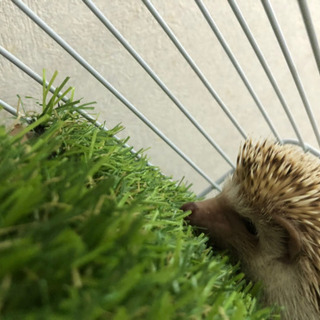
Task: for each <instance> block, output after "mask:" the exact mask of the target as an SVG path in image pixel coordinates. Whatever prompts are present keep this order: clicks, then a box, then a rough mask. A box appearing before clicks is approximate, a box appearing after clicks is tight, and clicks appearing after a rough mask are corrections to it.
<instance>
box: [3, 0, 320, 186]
mask: <svg viewBox="0 0 320 320" xmlns="http://www.w3.org/2000/svg"><path fill="white" fill-rule="evenodd" d="M94 2H95V4H96V5H97V6H98V7H99V8H100V9H101V10H102V11H103V12H104V14H105V15H106V16H107V17H108V18H109V19H110V20H111V22H112V23H113V24H114V25H115V27H116V28H118V30H119V31H120V32H121V33H122V34H123V36H125V37H126V39H127V40H128V41H129V42H130V44H131V45H132V46H133V47H134V48H135V49H136V50H137V51H138V52H139V53H140V54H141V56H142V57H143V58H144V59H145V60H146V62H147V63H148V64H149V65H150V67H151V68H152V69H153V70H155V71H156V72H157V74H158V76H159V77H160V78H161V79H162V80H163V81H164V82H165V84H166V85H167V86H168V87H169V88H170V89H171V90H172V92H173V93H174V94H175V96H176V97H177V98H178V99H179V100H180V101H181V102H182V103H183V104H184V106H185V107H186V108H187V109H188V110H189V112H190V113H191V114H192V115H194V117H195V118H196V119H197V121H198V122H199V123H201V125H202V126H203V127H204V128H205V130H206V131H207V132H208V133H209V134H210V135H211V137H213V138H214V139H215V140H216V142H217V143H218V144H219V145H220V146H221V147H223V149H224V150H225V151H226V152H227V154H228V155H229V157H230V158H231V159H232V160H233V161H235V159H236V154H237V151H238V147H239V143H240V141H241V136H240V135H239V133H238V132H237V130H236V129H235V128H234V127H233V125H232V124H231V122H230V121H229V120H228V119H227V117H226V116H225V114H224V113H223V112H222V111H221V109H220V107H219V106H218V104H217V102H216V101H215V100H214V99H213V98H212V96H211V95H210V94H209V92H208V90H207V89H206V88H205V87H204V86H203V85H202V83H201V82H200V81H199V79H198V78H197V76H196V75H195V73H194V72H193V71H192V70H191V68H190V67H189V66H188V64H187V63H186V62H185V60H184V59H183V57H182V56H181V55H180V54H179V52H178V51H177V49H176V48H175V47H174V46H173V44H172V42H171V41H170V40H169V38H168V37H167V36H166V34H165V33H164V32H163V30H162V29H161V28H160V26H159V25H158V24H157V22H156V21H155V19H154V18H153V17H152V15H151V14H150V12H149V11H148V10H147V8H146V7H145V6H144V5H143V3H142V2H141V1H138V0H112V1H111V0H107V1H106V0H96V1H94ZM25 3H26V4H27V5H28V6H30V8H31V9H32V10H34V11H35V12H36V13H37V14H38V15H39V16H40V17H41V18H42V19H44V20H45V21H46V22H47V24H48V25H49V26H51V27H52V28H53V29H54V30H55V31H56V32H57V33H58V34H59V35H60V36H62V37H63V38H64V39H65V40H66V41H67V42H68V43H69V44H70V45H71V46H73V47H74V49H75V50H77V51H78V52H79V53H80V54H81V55H82V56H83V57H84V58H85V59H86V60H87V61H88V62H90V63H91V64H92V66H93V67H94V68H96V69H97V70H98V71H99V72H100V73H101V74H102V75H103V76H104V77H105V78H106V79H107V80H108V81H109V82H111V83H112V84H113V85H114V86H115V87H116V88H117V89H118V90H119V91H120V92H121V93H123V94H124V95H125V96H126V98H127V99H128V100H129V101H131V102H132V103H133V104H134V105H135V106H136V107H137V108H138V109H139V110H140V111H141V112H143V113H144V114H145V115H146V116H147V117H148V118H149V119H150V120H151V121H152V122H154V124H156V125H157V126H158V127H159V128H160V129H161V130H162V131H163V132H164V133H165V134H166V135H167V136H168V137H170V138H171V139H172V141H173V142H174V143H175V144H176V145H177V146H178V147H179V148H181V150H182V151H183V152H185V153H186V154H188V155H189V156H190V157H191V158H192V160H193V161H194V162H195V163H196V164H197V165H198V166H199V167H200V168H201V169H202V170H204V171H205V172H206V173H207V174H208V175H209V176H210V177H211V178H212V179H213V180H214V179H217V178H218V177H220V176H221V175H222V174H223V173H225V172H226V170H228V169H229V166H228V165H227V164H226V163H225V161H224V160H223V159H222V158H221V157H220V156H219V155H218V154H217V152H216V151H215V150H214V149H213V148H212V147H211V146H210V145H209V143H208V142H207V141H206V140H205V139H204V138H203V137H202V136H201V135H200V134H199V133H198V132H197V130H196V129H195V128H194V127H193V126H192V125H191V124H190V122H189V121H188V120H187V119H186V118H185V117H184V116H183V115H182V113H181V112H180V111H179V110H178V108H177V107H176V106H175V105H174V104H173V103H172V101H171V100H170V99H169V98H168V97H167V96H166V95H165V94H164V93H163V92H162V91H161V89H160V88H159V87H158V86H157V84H155V82H154V81H153V80H152V79H151V78H150V77H149V76H148V75H147V74H146V73H145V72H144V70H143V69H142V68H141V67H140V66H139V65H138V64H137V63H136V61H135V60H134V59H133V58H132V57H131V56H130V55H129V54H128V53H127V52H126V50H125V49H124V48H123V47H122V46H121V44H119V43H118V41H117V40H116V39H115V38H114V37H113V36H112V35H111V34H110V32H109V31H108V30H107V29H106V28H104V26H103V25H102V23H101V22H100V21H98V20H97V18H96V17H95V16H94V15H93V14H92V13H91V12H90V11H89V10H88V8H87V7H86V5H84V4H83V3H82V1H80V0H68V1H66V0H55V1H49V0H41V1H40V0H26V1H25ZM238 3H239V6H240V8H241V10H242V12H243V14H244V16H245V17H246V19H247V22H248V24H249V26H250V28H251V30H252V32H253V33H254V35H255V37H256V40H257V42H258V44H259V45H260V47H261V49H262V50H263V52H264V55H265V58H266V59H267V62H268V64H269V65H270V67H271V69H272V71H273V74H274V76H275V78H276V80H277V81H278V84H279V87H280V89H281V90H282V92H283V95H284V97H285V99H286V101H287V103H288V105H289V106H290V107H291V109H292V112H293V115H294V117H295V120H296V121H297V123H298V125H299V127H300V128H301V131H302V134H303V137H304V138H305V139H306V140H307V142H309V143H310V144H312V145H313V146H317V144H316V141H315V139H314V138H313V133H312V129H311V126H310V123H309V120H308V118H307V116H306V112H305V111H304V108H303V104H302V102H301V99H300V97H299V94H298V92H297V90H296V87H295V84H294V81H293V80H292V77H291V74H290V72H289V69H288V67H287V65H286V62H285V60H284V58H283V56H282V54H281V51H280V49H279V46H278V44H277V41H276V39H275V36H274V34H273V31H272V29H271V26H270V24H269V22H268V19H267V17H266V14H265V12H264V10H263V7H262V5H261V3H260V2H259V1H256V0H250V1H248V0H241V1H240V0H239V1H238ZM153 4H154V5H155V7H156V8H157V9H158V11H159V12H160V14H161V15H162V16H163V17H164V19H165V20H166V22H167V23H168V24H169V26H170V27H171V28H172V30H173V31H174V32H175V34H176V36H177V37H178V38H179V40H180V41H181V43H182V44H183V46H184V47H185V48H186V49H187V50H188V52H189V54H190V55H191V57H192V58H193V59H194V61H195V62H196V63H197V64H198V66H199V67H200V69H201V70H202V71H203V73H204V74H205V76H206V77H207V78H208V80H209V81H210V83H211V84H212V86H213V87H214V88H215V90H216V91H217V92H218V94H219V96H220V97H221V98H222V100H223V101H224V102H225V103H226V105H227V106H228V108H229V109H230V111H231V112H232V113H233V114H234V115H235V116H236V117H237V119H238V121H239V123H240V124H241V125H242V126H243V128H244V129H245V131H246V132H247V133H248V134H249V135H252V136H254V137H267V136H271V134H270V130H269V128H268V127H267V125H266V123H265V121H264V120H263V118H262V116H261V114H260V113H259V111H258V109H257V107H256V105H255V102H254V100H253V99H252V97H251V96H250V94H249V93H248V90H247V89H246V88H245V87H244V85H243V83H242V81H241V79H240V77H239V76H238V74H237V73H236V71H235V69H234V67H233V66H232V64H231V63H230V61H229V60H228V58H227V56H226V54H225V53H224V51H223V49H222V48H221V46H220V44H219V42H218V41H217V39H216V37H215V35H214V34H213V32H212V31H211V29H210V28H209V26H208V24H207V22H206V21H205V19H204V18H203V16H202V14H201V13H200V10H199V9H198V7H197V5H196V4H195V2H194V1H193V0H175V1H172V0H154V1H153ZM205 4H206V5H207V7H208V9H209V11H210V13H211V14H212V16H213V18H214V19H215V21H216V23H217V25H218V26H219V28H220V29H221V31H222V32H223V34H224V37H225V38H226V40H227V41H228V42H229V45H230V47H231V49H232V51H233V52H234V54H235V55H236V57H237V59H238V61H239V63H240V64H241V66H242V68H243V70H244V71H245V73H246V74H247V77H248V79H249V80H250V82H251V83H252V85H253V87H254V89H255V91H256V93H257V95H258V96H259V98H260V100H261V102H262V104H263V105H264V106H265V108H266V110H267V112H268V114H269V115H270V117H271V118H272V120H273V122H274V125H275V127H276V129H277V130H278V131H279V134H280V135H281V137H282V138H295V136H294V133H293V130H292V129H291V127H290V125H289V122H288V120H287V118H286V116H285V113H284V111H283V110H282V107H281V104H280V102H279V100H278V98H277V96H276V94H275V93H274V91H273V89H272V87H271V85H270V84H269V82H268V80H267V77H266V75H265V73H264V71H263V70H262V68H261V66H260V64H259V62H258V60H257V58H256V57H255V54H254V53H253V51H252V49H251V47H250V45H249V43H248V41H247V39H246V37H245V35H244V34H243V32H242V30H241V28H240V26H239V24H238V22H237V20H236V18H235V17H234V15H233V13H232V10H231V9H230V7H229V5H228V2H227V1H223V0H220V1H218V0H216V1H212V0H210V1H209V0H207V1H205ZM308 4H309V6H310V10H311V13H312V17H313V20H314V22H315V21H320V3H319V2H318V1H316V0H312V1H308ZM272 5H273V7H274V9H275V11H276V14H277V17H278V20H279V23H280V25H281V27H282V29H283V32H284V35H285V37H286V40H287V43H288V46H289V48H290V50H291V52H292V55H293V57H294V61H295V63H296V66H297V69H298V72H299V74H300V76H301V79H302V81H303V84H304V87H305V90H306V93H307V95H308V99H309V101H310V104H311V106H312V107H313V110H314V113H315V116H316V121H317V122H318V123H319V120H320V112H319V107H320V106H319V88H320V81H319V73H318V70H317V68H316V64H315V61H314V57H313V54H312V51H311V47H310V44H309V41H308V38H307V34H306V31H305V27H304V24H303V21H302V19H301V14H300V11H299V8H298V4H297V1H292V0H286V1H272ZM0 26H1V34H0V44H1V45H2V46H3V47H5V48H6V49H7V50H9V51H10V52H12V53H13V54H14V55H16V56H17V57H18V58H19V59H21V60H22V61H23V62H24V63H26V64H27V65H28V66H29V67H31V68H32V69H34V70H35V71H36V72H37V73H39V74H41V73H42V69H43V68H45V69H46V70H47V74H48V76H50V75H51V74H52V73H53V72H54V71H55V70H58V71H59V79H60V80H61V79H63V78H64V77H66V76H71V81H70V84H71V85H73V86H75V87H76V96H77V97H83V98H84V99H83V101H97V106H96V113H97V114H99V120H100V121H105V122H106V125H107V126H108V127H110V128H111V127H113V126H114V125H116V124H118V123H122V124H123V125H124V126H125V127H126V129H125V130H124V131H123V132H122V133H121V136H122V137H125V136H128V135H129V136H130V137H131V139H130V141H129V143H130V144H132V145H133V146H134V147H135V148H136V149H140V148H148V147H151V149H150V150H149V151H148V154H149V155H150V160H151V162H152V163H153V164H155V165H157V166H159V167H160V168H161V169H162V171H163V172H164V173H166V174H168V175H173V177H174V178H175V179H180V178H181V177H182V176H185V177H186V179H187V180H188V181H189V182H192V183H193V184H194V187H193V190H194V191H196V192H200V191H202V190H203V189H204V188H205V187H207V185H208V183H207V182H206V181H205V180H204V179H203V178H201V177H200V176H199V175H198V174H197V173H196V172H195V171H194V170H193V169H192V168H191V167H190V166H189V165H188V164H186V163H185V162H184V161H183V160H182V159H181V158H180V157H179V156H177V155H176V154H175V153H174V152H173V151H172V150H171V149H170V148H168V147H167V146H166V145H165V144H164V143H163V142H162V141H161V140H160V139H159V138H158V137H157V136H156V135H155V134H154V133H152V132H151V131H150V129H149V128H147V127H146V126H145V125H144V124H143V123H142V122H141V121H140V120H138V119H137V118H136V117H135V116H134V115H133V114H132V113H131V112H130V111H128V109H127V108H126V107H125V106H124V105H123V104H122V103H121V102H119V101H118V100H117V99H116V98H115V97H113V96H112V94H110V93H109V92H108V91H107V90H106V89H105V88H104V87H103V86H102V85H101V84H100V83H99V82H98V81H97V80H95V79H94V78H93V77H92V76H91V75H90V74H89V73H88V72H87V71H86V70H85V69H84V68H83V67H81V66H80V65H79V64H78V63H77V62H76V61H74V60H73V59H72V58H71V57H70V56H69V55H68V54H67V53H66V52H65V51H64V50H63V49H61V48H60V47H59V46H58V45H57V44H56V43H55V42H54V41H53V40H52V39H51V38H49V36H47V35H46V34H45V33H44V32H43V31H42V30H41V29H40V28H39V27H38V26H36V25H35V24H34V23H33V22H32V21H31V20H30V19H29V18H28V17H26V16H25V15H24V14H23V13H22V12H21V11H20V10H19V9H18V8H17V7H16V6H15V5H14V4H13V3H12V2H11V1H9V0H0ZM316 29H317V32H320V23H318V24H316ZM0 75H1V76H0V98H1V99H3V100H4V101H6V102H7V103H9V104H11V105H12V106H16V105H17V97H16V95H17V94H19V95H21V96H22V97H23V96H26V95H28V96H33V97H41V87H40V86H39V85H38V84H37V83H35V82H34V80H32V79H30V78H29V77H28V76H27V75H25V74H23V73H22V72H21V71H20V70H18V69H17V68H16V67H15V66H13V65H12V64H11V63H10V62H8V61H7V60H6V59H5V58H4V57H2V56H0ZM56 84H58V82H56ZM25 102H26V107H27V109H28V110H31V109H32V108H33V105H32V104H30V100H28V99H27V100H25ZM7 118H8V116H7V114H6V113H5V111H0V119H1V122H2V123H3V122H7V121H8V120H7Z"/></svg>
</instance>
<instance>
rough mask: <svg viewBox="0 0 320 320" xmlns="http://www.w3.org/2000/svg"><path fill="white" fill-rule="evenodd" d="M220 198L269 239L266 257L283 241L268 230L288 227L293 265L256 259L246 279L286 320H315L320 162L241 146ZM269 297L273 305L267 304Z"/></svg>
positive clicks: (266, 146) (266, 147) (278, 149)
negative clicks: (293, 239)
mask: <svg viewBox="0 0 320 320" xmlns="http://www.w3.org/2000/svg"><path fill="white" fill-rule="evenodd" d="M222 195H223V196H224V197H226V198H227V199H228V201H229V202H230V204H232V206H233V207H234V208H235V209H236V210H237V212H239V214H240V215H242V216H244V217H250V218H251V219H253V220H254V222H255V224H256V226H257V228H258V232H259V233H260V234H259V237H263V236H265V237H268V236H269V239H266V241H265V243H269V244H270V251H269V250H266V251H265V252H266V254H267V255H268V254H270V255H272V254H273V253H274V252H273V251H274V250H275V248H279V246H280V244H277V243H272V239H279V240H280V242H281V239H282V237H283V235H282V234H281V232H282V231H281V229H279V230H277V226H276V225H274V226H273V228H270V226H269V224H272V221H274V220H276V219H285V221H287V222H286V223H289V224H290V226H292V228H293V229H294V232H296V234H297V238H298V239H297V241H299V245H300V246H301V248H300V250H301V252H300V253H299V257H298V259H297V261H295V262H293V263H291V264H274V265H273V266H272V265H271V264H272V261H273V259H270V260H268V259H267V260H266V257H261V256H258V258H257V259H256V261H255V260H254V258H253V260H252V263H253V264H254V265H250V266H249V268H250V269H253V268H254V270H249V273H251V274H253V275H254V277H256V278H257V280H261V279H264V281H263V282H264V284H265V286H266V291H267V295H266V299H267V300H269V301H271V302H277V303H279V304H282V303H284V304H285V305H286V306H287V309H288V310H290V311H288V312H290V313H291V315H290V314H288V315H287V316H288V319H320V312H319V309H320V306H319V302H320V291H319V289H320V160H319V159H318V158H316V157H315V156H313V155H311V154H308V153H305V152H303V151H302V150H300V149H299V148H298V147H296V146H291V145H280V144H278V143H273V142H270V141H267V140H266V141H263V142H258V143H253V142H252V141H251V140H247V141H245V143H244V144H243V146H242V147H241V149H240V152H239V156H238V159H237V167H236V170H235V172H234V174H233V176H232V177H231V179H230V180H229V181H228V182H227V183H226V184H225V186H224V189H223V191H222ZM264 229H265V230H264ZM263 232H265V233H266V234H263ZM268 232H269V233H270V234H269V235H268V234H267V233H268ZM272 233H274V234H272ZM270 241H271V243H270ZM280 250H281V248H280ZM270 258H271V257H270ZM268 261H269V262H270V265H268V266H267V268H266V263H268ZM265 270H267V272H268V273H269V274H268V275H266V274H265ZM257 272H258V274H257ZM279 282H281V283H283V286H284V287H283V288H284V290H283V292H275V291H276V290H279V288H281V287H282V286H281V285H280V286H279ZM268 291H269V292H268ZM273 296H274V297H279V298H277V299H276V300H278V301H272V300H273ZM281 297H282V298H281ZM306 299H307V300H306ZM290 304H291V306H290ZM301 304H305V307H301ZM298 309H299V310H300V309H301V310H300V311H299V310H298ZM306 310H309V311H308V312H307V314H300V313H301V312H302V313H305V312H306ZM292 312H293V313H292ZM299 314H300V315H299ZM294 315H296V316H294Z"/></svg>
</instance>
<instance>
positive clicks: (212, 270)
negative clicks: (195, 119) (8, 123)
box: [0, 87, 271, 320]
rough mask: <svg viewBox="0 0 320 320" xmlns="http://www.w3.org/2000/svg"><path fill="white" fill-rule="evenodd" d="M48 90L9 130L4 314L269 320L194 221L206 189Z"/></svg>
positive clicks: (4, 141)
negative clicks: (27, 117) (189, 206)
mask: <svg viewBox="0 0 320 320" xmlns="http://www.w3.org/2000/svg"><path fill="white" fill-rule="evenodd" d="M59 89H60V90H61V87H59ZM45 90H46V89H45V88H44V95H45V97H44V99H43V102H42V106H43V112H42V114H40V115H38V116H36V117H35V118H34V122H33V123H31V125H29V126H27V128H26V129H24V130H23V132H21V133H19V134H17V135H15V136H11V135H9V134H8V133H7V132H6V130H5V129H4V127H0V155H1V156H0V180H1V182H0V199H1V201H0V318H1V319H8V320H9V319H10V320H11V319H12V320H13V319H14V320H16V319H48V320H51V319H84V320H87V319H88V320H90V319H117V320H120V319H152V320H156V319H159V320H162V319H164V320H165V319H232V320H240V319H267V318H269V317H270V314H271V313H270V312H271V310H270V309H263V308H261V307H259V305H258V304H257V298H256V294H257V292H258V291H259V290H258V289H257V287H253V286H252V285H250V284H249V285H248V284H246V282H245V281H244V279H243V275H242V274H241V273H239V272H237V267H235V266H231V265H230V264H229V263H228V262H227V258H226V257H222V256H220V255H218V254H216V253H214V252H213V251H212V250H211V249H210V248H208V247H207V246H206V237H205V236H204V235H200V236H195V235H194V234H193V232H192V228H191V227H190V226H187V225H186V224H185V222H184V220H183V218H184V217H185V216H186V213H184V212H182V211H180V210H179V207H180V206H181V205H182V204H183V203H185V202H187V201H191V200H194V199H195V195H194V194H193V193H192V192H190V191H189V189H188V188H187V187H186V186H184V185H183V184H178V183H177V182H174V181H172V180H171V179H170V178H168V177H165V176H163V175H162V174H161V172H160V170H159V169H158V168H155V167H153V166H149V165H148V164H147V159H146V157H145V156H144V155H143V152H142V151H141V152H139V156H137V154H133V153H132V152H131V150H130V148H128V147H125V146H124V143H125V142H126V141H119V140H117V139H115V138H114V134H115V133H116V132H118V131H119V130H120V127H116V128H114V129H112V130H110V131H108V132H106V131H104V130H102V129H101V128H96V127H95V126H93V125H92V124H90V123H89V122H87V121H86V120H84V119H83V118H82V117H81V116H80V115H78V113H76V112H75V111H74V110H75V109H76V107H75V105H76V103H79V101H73V102H72V103H70V102H69V103H62V100H59V101H58V99H59V98H58V95H56V96H55V95H53V97H52V98H51V99H50V100H49V98H47V96H48V94H47V92H46V91H45ZM46 100H49V103H47V101H46ZM50 104H51V105H50ZM31 129H33V131H32V132H33V135H32V137H31V138H30V136H29V139H28V140H27V141H25V142H22V141H21V139H22V137H23V135H24V134H25V133H26V132H27V131H29V132H30V131H31Z"/></svg>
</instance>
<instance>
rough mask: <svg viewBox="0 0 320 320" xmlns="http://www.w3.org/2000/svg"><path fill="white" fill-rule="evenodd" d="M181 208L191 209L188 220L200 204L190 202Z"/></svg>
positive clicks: (184, 209)
mask: <svg viewBox="0 0 320 320" xmlns="http://www.w3.org/2000/svg"><path fill="white" fill-rule="evenodd" d="M180 209H181V210H183V211H191V214H190V215H188V216H187V217H185V219H186V220H190V217H191V216H192V214H194V213H195V212H196V210H197V209H198V206H197V205H196V203H194V202H188V203H185V204H184V205H183V206H182V207H181V208H180Z"/></svg>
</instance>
